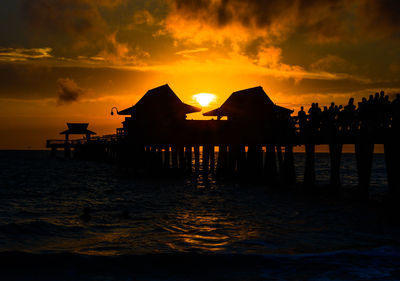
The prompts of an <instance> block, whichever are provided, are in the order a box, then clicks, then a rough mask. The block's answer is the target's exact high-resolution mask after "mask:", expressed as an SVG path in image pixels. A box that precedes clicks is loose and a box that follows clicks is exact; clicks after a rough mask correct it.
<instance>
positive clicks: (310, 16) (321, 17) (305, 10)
mask: <svg viewBox="0 0 400 281" xmlns="http://www.w3.org/2000/svg"><path fill="white" fill-rule="evenodd" d="M343 3H344V1H343V0H329V1H317V0H273V1H261V0H248V1H241V0H222V1H212V0H201V1H186V0H172V6H173V8H174V9H175V11H176V12H177V13H178V14H180V15H181V16H182V17H185V18H187V19H191V18H197V19H199V20H202V21H204V22H205V23H210V24H212V25H214V26H216V27H224V26H226V25H228V24H231V23H239V24H241V25H243V26H245V27H248V28H266V29H274V32H283V31H286V30H287V29H291V28H292V26H300V25H303V26H307V27H310V28H313V29H322V30H327V31H329V32H328V34H327V35H328V36H332V34H331V33H333V31H334V30H338V31H340V30H341V28H340V27H339V25H340V24H341V21H340V20H338V18H340V17H341V15H342V14H343V9H344V6H345V5H344V4H343ZM333 35H335V34H333ZM335 36H336V35H335Z"/></svg>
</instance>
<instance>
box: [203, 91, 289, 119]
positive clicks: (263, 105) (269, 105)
mask: <svg viewBox="0 0 400 281" xmlns="http://www.w3.org/2000/svg"><path fill="white" fill-rule="evenodd" d="M292 113H293V110H290V109H287V108H284V107H281V106H278V105H276V104H274V103H273V102H272V100H271V99H270V98H269V97H268V95H267V94H266V93H265V92H264V90H263V88H262V87H260V86H259V87H254V88H249V89H245V90H241V91H237V92H234V93H232V94H231V96H230V97H229V98H228V99H227V100H226V101H225V102H224V103H223V104H222V105H221V106H220V107H219V108H217V109H214V110H211V111H209V112H206V113H204V114H203V115H204V116H217V117H218V118H219V119H220V118H221V117H223V116H226V117H228V120H232V121H236V122H242V121H243V122H249V121H257V122H264V121H272V120H282V119H289V118H290V114H292Z"/></svg>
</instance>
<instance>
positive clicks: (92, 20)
mask: <svg viewBox="0 0 400 281" xmlns="http://www.w3.org/2000/svg"><path fill="white" fill-rule="evenodd" d="M94 2H95V1H88V0H72V1H70V0H57V1H53V0H35V1H31V0H22V5H21V9H22V14H23V16H24V18H25V20H26V21H27V22H28V24H29V25H30V27H31V28H34V29H35V30H36V31H43V32H52V33H61V34H63V35H64V36H65V35H70V36H85V35H88V34H91V33H93V32H99V31H100V30H101V28H102V27H105V25H104V21H103V20H102V17H101V15H100V13H99V10H98V6H97V5H96V4H94Z"/></svg>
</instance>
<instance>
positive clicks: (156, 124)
mask: <svg viewBox="0 0 400 281" xmlns="http://www.w3.org/2000/svg"><path fill="white" fill-rule="evenodd" d="M199 111H201V109H200V108H198V107H195V106H192V105H189V104H186V103H183V102H182V101H181V100H180V99H179V98H178V96H177V95H176V94H175V93H174V91H172V89H171V88H170V87H169V86H168V84H165V85H163V86H160V87H157V88H154V89H151V90H149V91H147V93H146V94H145V95H144V96H143V97H142V98H141V99H140V100H139V101H138V102H137V103H136V104H135V105H134V106H132V107H129V108H126V109H124V110H122V111H117V114H118V115H128V116H130V117H126V118H125V121H124V122H123V123H122V124H123V128H122V129H123V130H122V131H123V133H124V135H125V136H127V137H128V138H130V139H132V138H133V137H134V136H136V137H138V136H140V138H142V139H149V138H156V137H162V138H165V137H166V136H170V135H171V134H174V133H177V132H178V131H179V129H180V128H181V127H182V125H183V123H184V121H185V120H186V115H187V114H189V113H193V112H199Z"/></svg>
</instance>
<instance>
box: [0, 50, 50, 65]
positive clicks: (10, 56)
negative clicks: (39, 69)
mask: <svg viewBox="0 0 400 281" xmlns="http://www.w3.org/2000/svg"><path fill="white" fill-rule="evenodd" d="M51 52H52V49H51V48H31V49H25V48H16V49H15V48H0V61H5V62H16V61H27V60H37V59H45V58H51V57H52V55H51V54H50V53H51Z"/></svg>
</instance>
